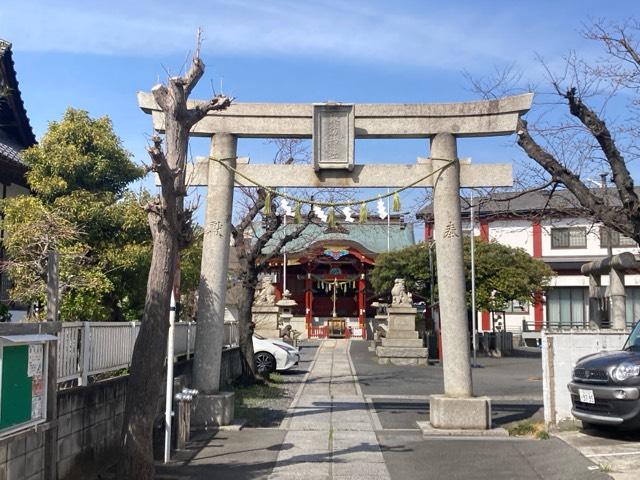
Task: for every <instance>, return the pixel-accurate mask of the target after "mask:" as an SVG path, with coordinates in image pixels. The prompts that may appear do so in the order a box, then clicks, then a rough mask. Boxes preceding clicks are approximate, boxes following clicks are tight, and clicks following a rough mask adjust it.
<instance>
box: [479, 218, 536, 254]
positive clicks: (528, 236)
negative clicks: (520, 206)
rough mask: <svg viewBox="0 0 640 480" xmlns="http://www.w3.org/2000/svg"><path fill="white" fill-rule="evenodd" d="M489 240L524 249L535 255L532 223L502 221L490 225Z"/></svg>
mask: <svg viewBox="0 0 640 480" xmlns="http://www.w3.org/2000/svg"><path fill="white" fill-rule="evenodd" d="M489 240H491V241H495V242H498V243H502V244H503V245H509V246H510V247H519V248H523V249H524V250H525V251H526V252H527V253H528V254H529V255H533V235H532V228H531V222H530V221H527V220H500V221H496V222H490V223H489Z"/></svg>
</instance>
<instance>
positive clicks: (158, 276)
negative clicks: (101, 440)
mask: <svg viewBox="0 0 640 480" xmlns="http://www.w3.org/2000/svg"><path fill="white" fill-rule="evenodd" d="M154 237H155V238H154V243H153V257H152V260H151V268H150V271H149V280H148V282H147V301H146V303H145V309H144V317H143V321H142V323H141V325H140V332H139V334H138V338H137V340H136V345H135V348H134V350H133V358H132V360H131V375H130V377H129V384H128V387H127V401H126V408H125V419H124V453H125V461H124V462H123V463H124V464H123V465H122V467H124V468H125V472H124V475H123V477H124V478H128V479H129V480H134V479H135V480H140V479H152V478H153V475H154V466H153V443H152V433H153V424H154V420H155V418H156V415H157V414H158V412H159V411H161V409H160V408H159V405H160V403H159V402H160V400H161V396H162V391H163V386H164V384H165V367H166V362H165V358H166V345H167V334H168V330H169V308H170V298H171V289H172V287H173V280H174V272H175V258H176V256H177V252H178V242H177V239H176V237H175V235H171V233H170V232H169V231H168V230H166V229H161V230H160V231H159V232H158V233H157V234H156V235H155V236H154ZM119 478H120V477H119Z"/></svg>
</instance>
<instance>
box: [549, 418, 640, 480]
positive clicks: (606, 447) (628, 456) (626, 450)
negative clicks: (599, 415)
mask: <svg viewBox="0 0 640 480" xmlns="http://www.w3.org/2000/svg"><path fill="white" fill-rule="evenodd" d="M556 436H557V437H558V438H560V439H562V440H564V441H565V442H566V443H567V444H569V445H571V446H572V447H573V448H575V449H576V450H578V451H579V452H580V453H582V454H583V455H584V456H585V457H587V458H588V459H589V460H591V461H592V462H594V463H595V464H596V465H598V466H599V468H600V469H601V470H603V471H606V472H607V473H608V474H609V475H610V476H612V477H613V478H614V479H615V480H632V479H634V480H637V479H638V478H640V473H639V472H640V432H621V431H619V430H616V429H604V428H603V429H587V430H584V431H582V430H576V431H565V432H558V433H557V434H556Z"/></svg>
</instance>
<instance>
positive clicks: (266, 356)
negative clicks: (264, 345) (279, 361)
mask: <svg viewBox="0 0 640 480" xmlns="http://www.w3.org/2000/svg"><path fill="white" fill-rule="evenodd" d="M253 360H254V361H255V364H256V371H257V372H258V373H260V374H263V373H273V372H275V371H276V359H275V358H274V357H273V355H271V354H270V353H269V352H258V353H256V354H255V355H254V356H253Z"/></svg>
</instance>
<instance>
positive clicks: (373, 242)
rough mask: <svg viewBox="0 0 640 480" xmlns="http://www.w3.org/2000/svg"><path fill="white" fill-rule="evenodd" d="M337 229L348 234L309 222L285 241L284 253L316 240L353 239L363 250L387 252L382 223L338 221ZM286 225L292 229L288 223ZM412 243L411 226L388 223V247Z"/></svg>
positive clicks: (385, 226) (304, 246) (337, 240)
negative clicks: (295, 237) (298, 234)
mask: <svg viewBox="0 0 640 480" xmlns="http://www.w3.org/2000/svg"><path fill="white" fill-rule="evenodd" d="M338 227H339V228H338V230H346V232H348V233H341V232H339V231H328V230H327V225H326V224H311V225H309V226H308V227H307V228H306V229H305V231H304V233H303V234H302V236H300V237H299V238H297V239H295V240H292V241H291V242H289V243H288V244H287V247H286V248H287V252H289V253H298V252H302V251H304V250H305V249H306V248H308V247H309V246H310V245H312V244H316V243H318V242H322V243H325V244H326V243H331V242H336V243H339V242H354V243H357V244H359V245H361V246H362V247H363V248H364V249H365V250H367V251H368V252H371V253H373V254H379V253H384V252H386V251H387V224H386V223H383V222H365V223H339V224H338ZM287 228H289V229H292V228H295V226H294V225H289V226H288V227H287ZM283 233H284V232H283V230H282V229H281V230H280V231H279V232H277V233H276V235H275V237H277V238H279V237H280V236H281V235H282V234H283ZM274 243H275V240H272V241H271V242H269V243H268V244H267V246H266V247H265V248H264V249H263V253H269V252H271V250H272V249H273V247H274ZM414 244H415V237H414V233H413V225H412V224H405V223H392V224H391V225H390V226H389V247H390V250H392V251H393V250H400V249H402V248H405V247H408V246H410V245H414Z"/></svg>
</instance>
